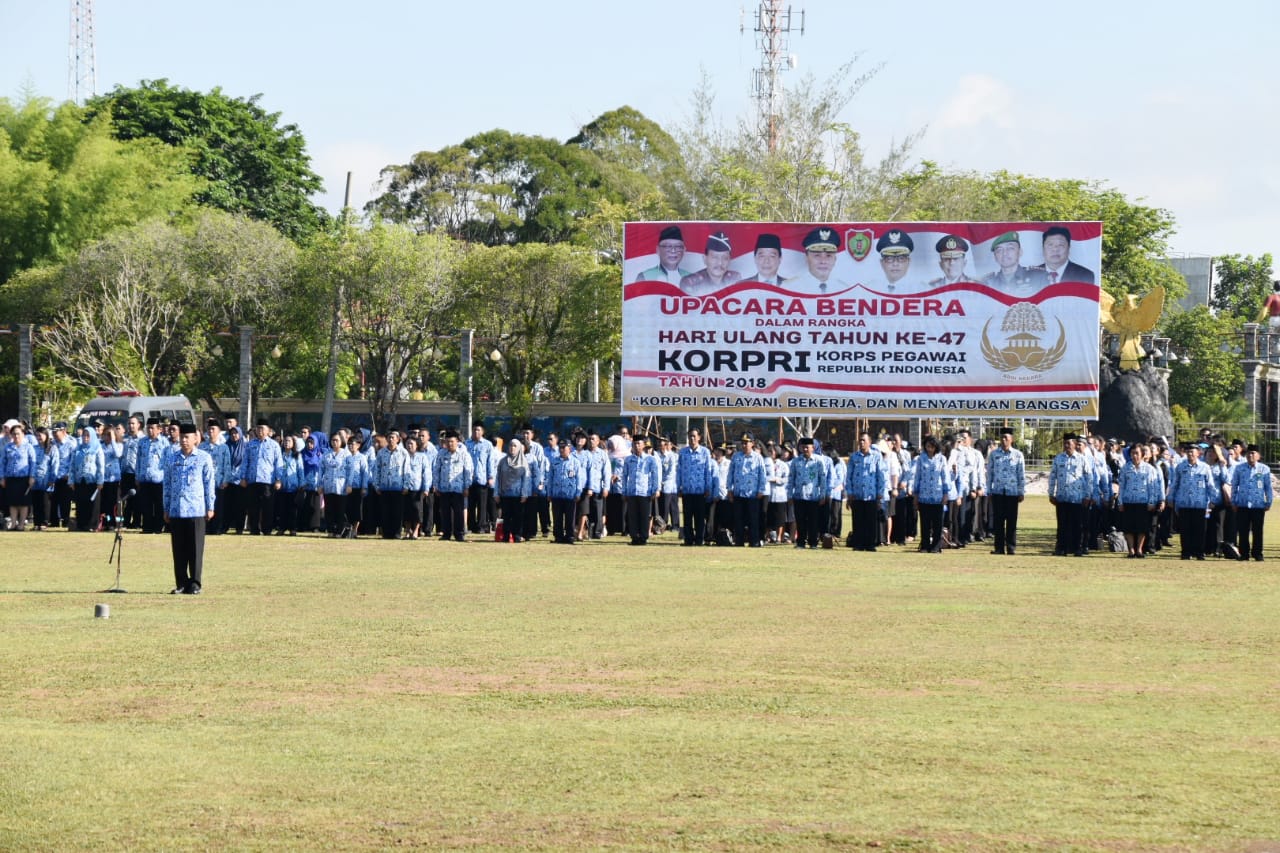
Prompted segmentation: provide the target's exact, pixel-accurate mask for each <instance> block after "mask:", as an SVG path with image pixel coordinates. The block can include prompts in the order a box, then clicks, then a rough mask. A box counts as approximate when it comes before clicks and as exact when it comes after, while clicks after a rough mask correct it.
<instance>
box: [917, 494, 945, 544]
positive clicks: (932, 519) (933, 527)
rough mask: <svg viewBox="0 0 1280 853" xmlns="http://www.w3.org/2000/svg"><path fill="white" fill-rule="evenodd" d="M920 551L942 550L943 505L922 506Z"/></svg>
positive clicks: (920, 513)
mask: <svg viewBox="0 0 1280 853" xmlns="http://www.w3.org/2000/svg"><path fill="white" fill-rule="evenodd" d="M917 515H919V517H920V550H921V551H933V552H935V553H937V552H939V551H941V550H942V504H920V509H919V511H918V513H917Z"/></svg>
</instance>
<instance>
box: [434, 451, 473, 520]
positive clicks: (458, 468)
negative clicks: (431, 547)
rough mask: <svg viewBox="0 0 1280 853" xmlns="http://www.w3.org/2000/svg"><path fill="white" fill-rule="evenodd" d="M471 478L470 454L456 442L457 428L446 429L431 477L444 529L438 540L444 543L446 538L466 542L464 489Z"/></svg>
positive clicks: (468, 485)
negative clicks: (442, 444)
mask: <svg viewBox="0 0 1280 853" xmlns="http://www.w3.org/2000/svg"><path fill="white" fill-rule="evenodd" d="M475 477H476V472H475V465H474V463H473V462H472V457H471V454H470V453H468V452H467V449H466V448H465V447H462V446H461V442H459V441H458V431H457V430H452V429H451V430H448V431H447V432H445V434H444V446H443V447H441V448H440V451H439V452H438V453H436V463H435V471H433V472H432V477H431V482H432V488H433V489H435V492H436V506H437V507H438V508H439V512H440V528H441V529H442V530H443V531H444V535H442V536H441V537H440V541H442V542H447V541H448V540H449V538H450V537H452V538H453V539H455V540H457V541H458V542H464V541H466V538H467V523H466V511H467V489H468V488H469V487H470V486H471V485H472V484H473V482H474V481H475Z"/></svg>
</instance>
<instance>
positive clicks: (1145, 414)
mask: <svg viewBox="0 0 1280 853" xmlns="http://www.w3.org/2000/svg"><path fill="white" fill-rule="evenodd" d="M1092 428H1093V431H1094V432H1095V433H1096V434H1098V435H1104V436H1106V437H1108V438H1112V437H1114V438H1119V439H1122V440H1124V441H1145V440H1146V439H1147V438H1149V437H1150V436H1153V435H1163V436H1165V437H1166V438H1168V439H1170V440H1172V439H1173V415H1171V414H1170V413H1169V378H1168V371H1166V370H1160V369H1159V368H1155V367H1152V366H1151V364H1150V363H1149V362H1145V363H1143V365H1142V367H1141V369H1139V370H1119V369H1117V368H1116V366H1115V365H1113V364H1111V363H1110V362H1109V361H1108V360H1105V359H1104V360H1103V362H1102V366H1101V371H1100V373H1099V376H1098V420H1097V421H1095V422H1094V424H1093V425H1092Z"/></svg>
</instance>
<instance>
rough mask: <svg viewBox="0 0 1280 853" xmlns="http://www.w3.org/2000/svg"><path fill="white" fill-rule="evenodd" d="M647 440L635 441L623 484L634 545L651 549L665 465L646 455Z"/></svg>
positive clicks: (642, 438)
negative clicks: (656, 501)
mask: <svg viewBox="0 0 1280 853" xmlns="http://www.w3.org/2000/svg"><path fill="white" fill-rule="evenodd" d="M645 444H646V441H645V437H644V436H642V435H637V436H636V437H635V438H634V439H632V441H631V455H630V456H628V457H627V458H626V459H625V460H624V461H623V463H622V474H621V477H620V481H619V482H620V484H621V489H622V496H623V497H624V498H625V499H626V505H627V506H626V513H627V532H628V533H629V534H630V535H631V542H630V544H632V545H647V544H648V542H649V520H650V518H651V517H652V515H653V499H654V498H656V497H657V496H658V492H659V491H660V490H661V489H662V465H661V463H659V462H658V460H657V458H656V457H655V456H653V455H652V454H650V453H646V452H645Z"/></svg>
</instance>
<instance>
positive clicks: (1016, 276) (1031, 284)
mask: <svg viewBox="0 0 1280 853" xmlns="http://www.w3.org/2000/svg"><path fill="white" fill-rule="evenodd" d="M991 258H992V260H993V261H995V265H996V270H995V272H992V273H988V274H987V275H985V276H983V277H982V283H983V284H986V285H989V286H991V287H993V288H995V289H996V290H999V291H1001V292H1002V293H1008V294H1011V295H1013V296H1032V295H1034V294H1035V293H1037V292H1038V291H1039V290H1040V288H1042V287H1044V286H1045V285H1046V284H1048V283H1049V277H1048V276H1047V275H1045V272H1044V270H1039V269H1032V268H1030V267H1024V266H1023V265H1022V242H1021V240H1020V239H1019V236H1018V232H1017V231H1008V232H1006V233H1004V234H1001V235H1000V236H999V237H997V238H995V239H994V240H992V241H991Z"/></svg>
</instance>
